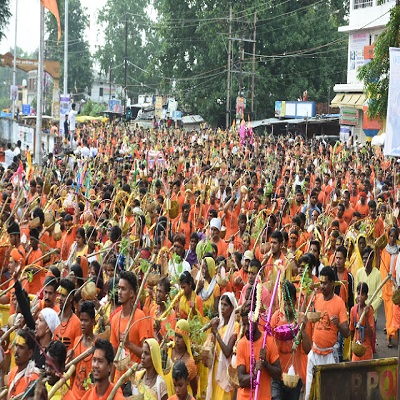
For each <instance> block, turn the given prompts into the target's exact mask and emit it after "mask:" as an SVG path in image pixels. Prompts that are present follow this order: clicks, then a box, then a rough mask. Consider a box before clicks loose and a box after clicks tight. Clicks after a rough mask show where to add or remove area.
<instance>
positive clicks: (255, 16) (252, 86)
mask: <svg viewBox="0 0 400 400" xmlns="http://www.w3.org/2000/svg"><path fill="white" fill-rule="evenodd" d="M256 24H257V13H256V12H255V13H254V28H253V40H254V42H253V61H252V72H251V118H253V119H254V84H255V78H256Z"/></svg>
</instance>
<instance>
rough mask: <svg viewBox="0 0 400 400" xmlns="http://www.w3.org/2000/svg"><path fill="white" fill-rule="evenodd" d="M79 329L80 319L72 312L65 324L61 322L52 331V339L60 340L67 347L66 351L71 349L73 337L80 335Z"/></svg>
mask: <svg viewBox="0 0 400 400" xmlns="http://www.w3.org/2000/svg"><path fill="white" fill-rule="evenodd" d="M81 333H82V331H81V321H80V320H79V318H78V317H77V316H76V315H75V314H74V313H72V315H71V317H70V319H69V320H68V322H67V323H66V324H65V323H64V322H61V324H60V325H58V327H57V328H56V330H55V331H54V335H53V338H54V340H60V341H61V342H63V343H64V344H65V346H66V347H67V351H69V350H71V349H72V346H73V344H74V343H75V339H76V338H77V337H78V336H80V334H81Z"/></svg>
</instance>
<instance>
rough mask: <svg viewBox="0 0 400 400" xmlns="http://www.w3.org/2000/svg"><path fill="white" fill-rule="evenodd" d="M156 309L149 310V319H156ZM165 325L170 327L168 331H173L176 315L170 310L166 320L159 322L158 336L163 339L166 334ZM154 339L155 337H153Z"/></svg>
mask: <svg viewBox="0 0 400 400" xmlns="http://www.w3.org/2000/svg"><path fill="white" fill-rule="evenodd" d="M157 309H158V306H156V307H153V308H152V309H151V310H150V317H152V318H157V315H156V311H157ZM167 324H169V325H170V327H169V328H170V329H173V330H175V326H176V313H175V311H174V310H171V312H170V313H169V314H168V316H167V319H166V320H165V321H161V324H160V325H161V327H160V335H161V336H163V337H164V336H165V335H166V334H167ZM154 337H156V336H155V335H154Z"/></svg>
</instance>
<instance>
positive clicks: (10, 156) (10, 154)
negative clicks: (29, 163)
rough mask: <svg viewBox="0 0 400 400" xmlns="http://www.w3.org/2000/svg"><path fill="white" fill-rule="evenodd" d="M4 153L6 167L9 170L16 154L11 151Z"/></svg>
mask: <svg viewBox="0 0 400 400" xmlns="http://www.w3.org/2000/svg"><path fill="white" fill-rule="evenodd" d="M4 153H5V157H4V164H5V165H6V168H8V167H9V166H10V165H11V164H12V162H13V158H14V152H13V151H12V150H11V149H7V150H6V151H5V152H4Z"/></svg>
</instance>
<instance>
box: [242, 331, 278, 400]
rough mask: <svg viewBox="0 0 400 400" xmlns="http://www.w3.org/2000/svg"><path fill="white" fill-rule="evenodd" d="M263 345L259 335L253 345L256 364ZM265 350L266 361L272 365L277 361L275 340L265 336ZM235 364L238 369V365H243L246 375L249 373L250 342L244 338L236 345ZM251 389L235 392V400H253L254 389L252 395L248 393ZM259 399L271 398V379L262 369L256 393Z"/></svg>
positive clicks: (261, 337)
mask: <svg viewBox="0 0 400 400" xmlns="http://www.w3.org/2000/svg"><path fill="white" fill-rule="evenodd" d="M262 344H263V336H262V335H261V336H260V338H259V339H258V340H256V341H255V342H254V343H253V352H254V353H253V354H254V358H255V361H256V362H257V361H258V360H259V359H260V350H261V348H262ZM265 348H266V350H267V355H266V360H267V361H268V362H269V363H270V364H274V363H275V362H276V360H278V359H279V353H278V348H277V347H276V344H275V340H274V338H273V337H272V336H269V335H268V336H267V342H266V346H265ZM236 359H237V361H236V364H237V366H238V367H239V366H240V365H244V366H245V367H246V373H247V374H249V373H250V359H251V354H250V342H249V340H247V338H246V336H243V337H242V338H241V339H240V340H239V342H238V344H237V356H236ZM250 391H251V389H250V388H249V387H248V388H239V389H238V390H237V398H236V399H237V400H249V399H250V398H254V388H253V395H251V393H250ZM258 398H259V399H265V400H266V399H270V398H271V377H270V375H269V374H268V372H267V370H266V369H265V368H263V370H262V371H261V377H260V388H259V392H258Z"/></svg>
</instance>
